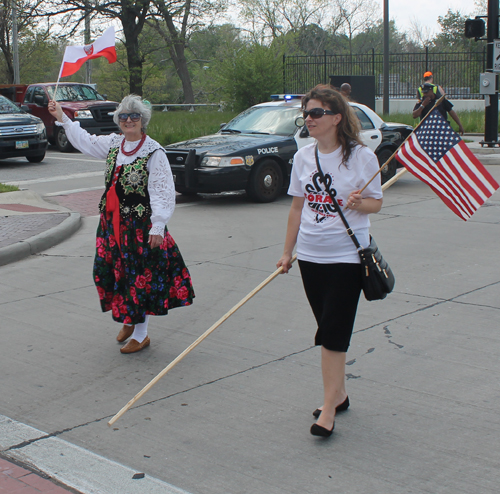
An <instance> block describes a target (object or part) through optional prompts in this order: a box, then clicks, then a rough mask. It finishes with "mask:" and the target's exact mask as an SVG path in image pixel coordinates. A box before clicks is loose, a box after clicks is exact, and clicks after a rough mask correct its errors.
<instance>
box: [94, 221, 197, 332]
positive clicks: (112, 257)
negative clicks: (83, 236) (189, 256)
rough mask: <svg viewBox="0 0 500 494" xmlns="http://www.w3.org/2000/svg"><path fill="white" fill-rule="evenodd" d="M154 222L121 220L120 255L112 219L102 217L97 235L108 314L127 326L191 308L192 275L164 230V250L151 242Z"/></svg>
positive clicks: (98, 281) (99, 278) (97, 271)
mask: <svg viewBox="0 0 500 494" xmlns="http://www.w3.org/2000/svg"><path fill="white" fill-rule="evenodd" d="M150 228H151V223H150V221H149V220H148V221H144V220H137V219H133V218H124V219H123V218H122V220H121V227H120V230H121V232H120V233H121V251H120V248H119V247H118V244H117V243H116V239H115V236H114V233H113V225H112V220H111V219H109V220H108V219H106V216H105V215H104V214H101V218H100V221H99V226H98V227H97V236H96V255H95V260H94V283H95V285H96V287H97V292H98V293H99V299H100V302H101V308H102V311H103V312H107V311H109V310H111V311H112V312H113V319H114V320H115V321H117V322H121V323H126V324H138V323H141V322H144V319H145V316H146V315H147V314H150V315H155V316H161V315H165V314H167V313H168V311H169V309H173V308H175V307H183V306H186V305H191V304H192V303H193V298H194V290H193V284H192V282H191V276H190V275H189V271H188V269H187V267H186V265H185V264H184V261H183V259H182V256H181V253H180V252H179V248H178V247H177V244H176V243H175V241H174V239H173V238H172V237H171V235H170V233H168V230H167V228H166V227H165V236H164V240H163V243H162V245H161V246H160V247H156V248H155V249H151V248H150V246H149V244H148V237H149V230H150Z"/></svg>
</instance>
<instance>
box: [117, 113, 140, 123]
mask: <svg viewBox="0 0 500 494" xmlns="http://www.w3.org/2000/svg"><path fill="white" fill-rule="evenodd" d="M128 117H130V120H132V122H138V121H139V120H140V119H141V114H140V113H120V114H119V115H118V120H120V122H126V121H127V119H128Z"/></svg>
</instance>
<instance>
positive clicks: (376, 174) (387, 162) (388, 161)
mask: <svg viewBox="0 0 500 494" xmlns="http://www.w3.org/2000/svg"><path fill="white" fill-rule="evenodd" d="M444 98H445V96H444V95H443V96H441V98H439V99H438V100H437V101H436V103H434V106H433V107H432V108H431V109H430V111H429V112H428V113H427V115H426V116H425V117H424V118H422V120H420V122H419V123H418V125H417V126H416V127H415V128H414V129H413V130H412V131H411V132H410V134H409V135H408V137H407V138H406V139H405V140H404V141H403V142H402V143H401V145H400V146H399V147H398V149H396V151H394V153H393V154H392V156H391V157H390V158H389V159H388V160H387V161H386V162H385V163H384V164H383V165H382V166H381V167H380V168H379V169H378V171H377V173H375V175H373V177H372V178H370V180H368V182H366V184H365V186H364V187H363V188H362V189H361V190H360V191H359V193H360V194H361V192H363V191H364V190H365V189H366V188H367V187H368V185H369V184H370V183H371V182H372V181H373V180H374V179H375V177H377V176H378V174H379V173H380V172H381V171H382V170H383V169H384V168H385V167H386V166H387V165H388V164H389V163H390V162H391V161H392V160H393V158H394V156H396V154H397V153H398V151H399V150H400V149H401V147H402V146H404V144H405V142H406V141H407V140H408V139H409V138H410V137H411V135H412V134H413V132H415V131H416V130H417V129H418V128H419V127H420V125H422V122H423V121H424V120H425V119H426V118H427V117H428V115H430V113H431V112H432V110H434V108H436V106H438V105H440V104H441V102H442V101H443V100H444ZM405 171H406V168H405ZM401 175H404V173H400V172H398V173H397V174H396V175H394V177H392V178H391V179H390V180H388V181H387V182H386V183H385V184H384V185H387V184H389V185H387V186H386V187H385V188H384V187H382V190H385V189H387V188H388V187H390V186H391V185H392V184H393V183H394V182H396V181H397V180H399V179H400V178H401ZM396 177H398V178H397V179H396V180H394V179H395V178H396ZM346 208H347V206H346Z"/></svg>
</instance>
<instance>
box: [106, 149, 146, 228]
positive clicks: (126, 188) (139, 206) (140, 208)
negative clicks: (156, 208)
mask: <svg viewBox="0 0 500 494" xmlns="http://www.w3.org/2000/svg"><path fill="white" fill-rule="evenodd" d="M118 152H119V148H111V149H110V150H109V153H108V157H107V158H106V165H107V166H106V174H105V177H104V182H105V185H106V190H105V191H104V194H103V195H102V198H101V201H100V203H99V211H100V212H101V213H104V212H105V211H106V194H107V193H108V190H109V189H110V187H111V185H112V183H113V176H114V174H115V167H116V158H117V156H118ZM153 152H154V151H153ZM152 154H153V153H150V154H148V155H147V156H144V157H143V158H136V159H135V160H134V161H133V162H132V163H130V164H129V165H122V166H121V168H120V170H119V172H118V178H117V180H116V186H115V190H116V195H117V196H118V200H119V202H120V215H121V217H122V218H128V217H133V218H137V219H143V218H145V217H150V216H151V213H152V211H151V202H150V198H149V192H148V176H149V173H148V168H147V164H148V160H149V158H150V157H151V155H152Z"/></svg>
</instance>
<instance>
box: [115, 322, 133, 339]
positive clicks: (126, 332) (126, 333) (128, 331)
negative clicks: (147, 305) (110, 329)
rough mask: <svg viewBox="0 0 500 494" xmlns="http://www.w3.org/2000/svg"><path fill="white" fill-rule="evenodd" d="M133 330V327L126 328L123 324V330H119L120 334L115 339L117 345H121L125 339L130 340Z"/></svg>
mask: <svg viewBox="0 0 500 494" xmlns="http://www.w3.org/2000/svg"><path fill="white" fill-rule="evenodd" d="M134 328H135V326H134V325H132V326H127V325H126V324H124V325H123V328H122V329H120V332H119V333H118V336H117V337H116V341H118V343H123V342H124V341H125V340H126V339H127V338H130V337H131V336H132V333H133V332H134Z"/></svg>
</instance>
